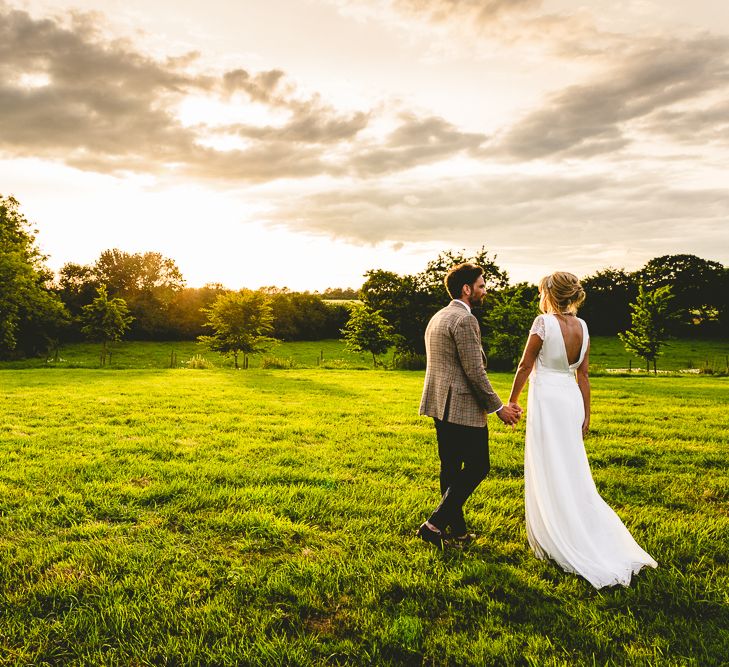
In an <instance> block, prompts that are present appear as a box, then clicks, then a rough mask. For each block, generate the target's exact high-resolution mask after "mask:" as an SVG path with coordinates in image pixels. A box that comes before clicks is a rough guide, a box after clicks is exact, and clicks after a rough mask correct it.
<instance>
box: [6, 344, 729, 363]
mask: <svg viewBox="0 0 729 667" xmlns="http://www.w3.org/2000/svg"><path fill="white" fill-rule="evenodd" d="M173 354H174V355H176V357H172V355H173ZM197 354H201V355H202V356H203V357H205V358H206V359H207V360H208V361H210V362H212V363H213V364H214V365H215V366H218V367H222V368H229V367H232V366H233V360H232V359H229V358H225V357H223V356H221V355H219V354H217V353H215V352H210V351H209V350H205V349H204V348H203V347H202V346H201V345H199V344H198V343H195V342H192V341H182V342H179V341H174V342H162V343H155V342H144V341H143V342H138V341H131V342H130V341H124V342H121V343H115V344H114V345H113V346H112V359H111V367H112V368H160V369H161V368H170V364H171V363H172V361H173V360H176V366H175V367H176V368H184V366H185V364H186V362H188V361H189V360H190V358H191V357H193V356H194V355H197ZM264 356H267V357H276V358H277V359H279V360H282V361H285V362H290V363H292V364H293V365H294V366H295V367H299V368H316V367H317V366H319V365H323V366H324V367H333V368H350V369H355V368H372V357H371V356H370V355H367V354H356V353H353V352H349V351H348V350H347V349H346V348H345V346H344V342H343V341H341V340H324V341H313V342H295V343H280V344H278V345H276V346H275V347H274V348H272V349H271V350H270V351H269V352H268V353H266V354H265V355H251V357H250V360H249V366H250V368H257V367H258V366H260V364H261V359H262V358H263V357H264ZM391 359H392V352H390V353H389V354H388V355H385V357H384V359H383V360H384V361H386V362H389V361H390V360H391ZM728 360H729V340H727V341H718V340H675V341H671V342H670V344H669V346H668V347H666V348H665V354H664V355H663V356H661V357H660V359H659V361H658V368H659V370H682V369H688V368H694V369H703V368H704V367H706V366H707V365H708V367H709V368H711V369H712V370H713V371H714V372H726V371H727V363H728ZM590 361H591V364H592V366H593V370H595V371H599V370H601V369H605V368H628V367H629V365H632V368H633V369H643V368H645V362H643V361H642V360H640V359H638V358H636V357H631V356H630V355H628V353H627V352H626V351H625V348H624V347H623V344H622V343H621V342H620V340H619V339H618V338H617V337H607V336H597V337H595V338H593V339H592V340H591V353H590ZM98 365H99V345H98V344H90V343H76V344H72V345H67V346H65V347H63V348H62V349H61V351H60V355H59V361H54V360H52V359H51V360H49V361H47V360H46V359H45V358H42V359H27V360H23V361H18V362H0V368H40V367H49V366H53V367H59V368H97V367H98Z"/></svg>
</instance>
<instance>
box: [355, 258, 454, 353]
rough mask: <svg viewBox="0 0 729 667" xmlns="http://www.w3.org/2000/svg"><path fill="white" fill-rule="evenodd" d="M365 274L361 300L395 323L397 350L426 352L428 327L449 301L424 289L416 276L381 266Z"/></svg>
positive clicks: (393, 324)
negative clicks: (386, 269) (395, 271)
mask: <svg viewBox="0 0 729 667" xmlns="http://www.w3.org/2000/svg"><path fill="white" fill-rule="evenodd" d="M365 276H366V280H365V283H364V285H363V286H362V292H361V295H362V301H363V302H364V304H365V305H367V306H368V307H369V309H370V310H373V311H375V310H376V311H379V312H380V313H381V315H382V316H383V317H384V318H385V320H387V322H388V323H389V324H390V325H391V326H392V328H393V330H394V334H395V336H394V340H395V345H396V347H397V350H398V352H401V353H410V354H425V341H424V340H423V335H424V333H425V327H426V326H427V325H428V320H429V319H430V318H431V317H432V316H433V315H434V314H435V313H436V312H437V311H438V310H439V309H440V308H442V307H443V306H444V305H445V303H447V302H446V301H445V300H444V299H443V298H440V297H438V296H437V295H435V294H434V293H432V292H429V291H427V290H426V289H422V288H421V287H420V286H419V284H418V279H417V278H416V277H415V276H410V275H405V276H400V275H398V274H397V273H393V272H392V271H383V270H381V269H374V270H371V271H367V273H366V274H365Z"/></svg>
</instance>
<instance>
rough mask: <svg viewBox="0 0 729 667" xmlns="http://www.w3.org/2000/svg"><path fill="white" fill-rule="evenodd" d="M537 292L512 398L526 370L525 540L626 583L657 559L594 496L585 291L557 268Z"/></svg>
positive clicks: (595, 576)
mask: <svg viewBox="0 0 729 667" xmlns="http://www.w3.org/2000/svg"><path fill="white" fill-rule="evenodd" d="M539 295H540V300H539V308H540V310H541V311H542V313H543V315H539V316H538V317H537V318H536V319H535V320H534V324H533V325H532V328H531V330H530V332H529V339H528V340H527V344H526V347H525V349H524V354H523V355H522V358H521V361H520V362H519V368H518V369H517V372H516V375H515V376H514V384H513V387H512V389H511V396H510V398H509V403H513V404H518V400H519V395H520V394H521V391H522V389H523V388H524V385H525V384H526V381H527V378H528V377H530V375H531V378H530V385H529V396H528V400H527V422H526V447H525V454H524V486H525V501H526V527H527V537H528V539H529V545H530V546H531V548H532V550H533V551H534V553H535V554H536V555H537V557H538V558H542V559H544V558H552V559H553V560H554V561H556V562H557V563H558V564H559V565H560V566H561V567H562V568H563V569H564V570H565V571H567V572H574V573H576V574H579V575H581V576H582V577H584V578H585V579H587V581H589V582H590V583H591V584H592V585H593V586H594V587H595V588H602V587H603V586H613V585H615V584H621V585H623V586H627V585H628V584H629V583H630V578H631V577H632V575H633V574H635V573H637V572H638V571H639V570H640V569H641V568H643V567H645V566H650V567H657V563H656V562H655V561H654V560H653V559H652V558H651V557H650V556H649V555H648V554H647V553H646V552H645V551H643V549H641V548H640V547H639V546H638V544H637V543H636V541H635V540H634V539H633V537H632V535H631V534H630V532H628V529H627V528H626V527H625V526H624V525H623V523H622V521H621V520H620V518H619V517H618V515H617V514H615V512H614V511H613V510H612V509H611V508H610V507H609V506H608V505H607V503H606V502H605V501H604V500H603V499H602V498H601V497H600V495H599V494H598V492H597V489H596V488H595V483H594V482H593V480H592V474H591V472H590V464H589V463H588V461H587V455H586V454H585V446H584V443H583V437H584V436H585V435H586V434H587V432H588V430H589V427H590V382H589V380H588V374H587V367H588V351H589V336H588V333H587V325H586V324H585V322H584V321H583V320H581V319H579V318H578V317H577V316H576V313H577V309H578V307H579V306H580V305H581V304H582V302H583V301H584V300H585V293H584V291H583V289H582V286H581V285H580V283H579V280H578V279H577V277H576V276H574V275H572V274H571V273H565V272H561V271H560V272H557V273H553V274H552V275H550V276H547V277H545V278H542V280H541V282H540V284H539ZM575 375H576V377H575ZM575 380H576V381H575Z"/></svg>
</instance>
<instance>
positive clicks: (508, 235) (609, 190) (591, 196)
mask: <svg viewBox="0 0 729 667" xmlns="http://www.w3.org/2000/svg"><path fill="white" fill-rule="evenodd" d="M727 210H729V192H728V191H727V190H726V189H720V188H708V187H707V188H695V189H689V188H679V187H667V186H666V184H665V183H663V182H662V180H661V178H660V177H656V178H654V179H647V178H645V177H644V176H642V175H639V176H635V177H632V178H630V179H626V178H618V177H615V176H612V175H607V174H597V175H589V176H588V175H584V176H572V175H569V174H565V175H562V176H554V175H551V176H544V175H543V176H534V175H525V174H519V173H512V174H502V175H495V176H491V177H481V178H475V179H450V180H447V181H441V182H440V183H438V184H437V185H434V184H432V183H409V184H400V185H396V186H395V185H393V184H391V183H389V182H388V183H387V184H380V185H364V184H360V185H352V186H351V187H349V188H339V189H337V190H332V191H324V192H320V193H318V194H316V195H311V196H305V197H300V198H295V199H292V200H290V201H289V203H288V205H287V206H286V207H283V208H281V209H279V210H278V211H276V212H275V213H274V214H273V215H272V216H271V219H270V221H269V222H272V223H275V224H278V225H283V226H285V227H287V228H289V229H291V230H293V231H298V232H309V233H314V234H324V235H330V236H334V237H337V238H341V239H345V240H348V241H350V242H353V243H357V244H361V243H368V244H373V245H374V244H379V243H384V242H387V243H403V242H404V243H421V244H428V243H431V244H432V243H440V244H443V243H445V244H451V245H453V246H459V247H460V246H464V245H470V246H473V247H477V246H479V245H481V244H486V245H487V246H488V247H490V248H492V249H497V248H498V249H509V253H510V261H511V262H513V263H517V264H518V263H519V262H520V261H522V262H526V261H527V259H528V261H529V262H532V263H533V262H534V261H535V260H537V259H538V260H539V261H540V262H542V263H543V264H544V265H547V266H549V265H552V266H556V265H557V264H560V263H562V265H563V266H570V265H573V266H576V267H580V266H584V267H586V268H585V271H587V270H588V268H587V267H590V266H594V264H595V257H596V256H597V254H599V253H602V252H603V251H604V249H605V248H612V249H615V248H618V249H619V251H618V254H617V255H616V256H615V257H612V256H611V257H609V258H607V259H606V260H605V262H607V263H613V264H614V263H621V261H622V260H621V258H625V259H626V260H627V258H629V257H631V256H633V253H634V251H635V252H636V253H637V255H636V256H637V257H639V258H640V260H636V261H643V260H644V259H645V258H647V257H652V256H655V255H656V254H661V253H662V252H675V250H676V248H679V247H680V248H683V249H684V251H686V252H689V251H694V252H701V253H702V254H703V255H704V256H714V255H715V254H716V251H717V245H716V240H717V239H718V238H721V237H722V234H723V231H722V230H723V229H724V227H725V225H726V211H727ZM688 228H690V229H691V230H692V231H691V239H690V241H687V239H686V230H687V229H688ZM500 252H501V250H500ZM539 255H541V257H540V256H539ZM552 255H553V256H554V257H553V262H552V259H551V256H552ZM520 257H521V260H520V259H519V258H520ZM557 260H560V261H559V262H558V261H557ZM568 260H569V261H568Z"/></svg>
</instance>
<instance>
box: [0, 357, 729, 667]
mask: <svg viewBox="0 0 729 667" xmlns="http://www.w3.org/2000/svg"><path fill="white" fill-rule="evenodd" d="M318 345H319V344H314V347H313V348H312V349H316V346H318ZM321 349H322V348H321V347H319V350H321ZM327 349H328V348H327ZM327 354H328V352H327V351H325V358H326V357H327ZM120 357H121V354H120V355H119V357H118V358H120ZM140 359H141V360H143V357H142V356H140ZM492 380H493V382H494V384H495V386H496V388H497V389H498V390H499V392H500V393H501V394H502V396H503V395H505V394H506V393H507V392H508V385H509V382H510V376H508V375H500V374H493V375H492ZM0 386H1V387H2V392H0V401H2V404H1V405H0V410H1V411H2V412H1V414H2V415H3V418H2V422H0V554H1V556H0V664H2V665H24V664H27V665H44V664H45V665H58V664H76V665H117V664H118V665H148V664H149V665H247V664H250V665H259V664H260V665H317V664H357V665H365V664H392V665H401V664H412V665H420V664H427V665H490V664H495V665H539V666H541V665H695V666H697V667H703V666H704V665H710V666H711V665H721V664H726V660H727V646H729V594H728V591H729V509H728V501H729V474H728V472H727V463H729V456H728V455H727V445H729V411H727V409H726V406H727V403H728V401H729V379H726V378H712V377H706V376H702V377H692V376H691V377H689V376H683V377H660V376H659V377H657V378H653V377H631V378H623V377H598V378H596V379H595V380H594V382H593V387H594V394H593V404H594V417H593V433H592V435H591V436H590V438H589V439H588V441H587V449H588V455H589V457H590V460H591V463H592V467H593V472H594V475H595V480H596V483H597V485H598V488H599V489H600V491H601V493H602V494H603V496H604V497H605V498H606V500H607V501H608V502H609V503H610V504H611V505H612V506H613V507H614V508H615V509H616V511H617V512H618V513H619V514H620V516H621V517H622V518H623V520H624V521H625V522H626V524H627V526H628V527H629V528H630V530H631V531H632V532H633V534H634V535H635V537H636V538H637V540H638V541H639V543H640V544H641V545H642V546H644V547H645V548H646V549H647V550H648V551H649V553H651V554H652V555H653V556H654V557H655V558H656V559H657V560H658V562H659V569H658V570H655V571H654V570H650V571H647V572H643V573H641V574H640V575H638V576H637V577H636V580H635V582H634V584H633V586H631V587H630V588H627V589H623V588H618V589H607V590H603V591H601V592H598V591H595V590H594V589H592V588H591V587H590V585H589V584H587V583H586V582H585V581H583V580H581V579H579V578H578V577H575V576H572V575H567V574H564V573H562V572H561V571H560V570H559V569H558V568H556V567H555V566H553V565H551V564H550V563H546V562H541V561H538V560H536V559H535V558H534V557H533V556H532V554H531V553H530V551H529V549H528V546H527V544H526V535H525V531H524V516H523V476H522V475H523V426H520V427H518V428H517V430H516V431H514V432H512V431H511V430H507V429H505V428H504V427H503V426H501V425H500V424H498V423H497V422H496V421H495V420H494V421H492V425H491V426H492V434H491V436H492V437H491V460H492V472H491V474H490V476H489V477H488V478H487V480H486V481H484V482H483V483H482V485H481V486H480V487H479V489H478V490H477V491H476V493H475V494H474V496H473V498H472V499H471V500H470V502H469V505H468V506H467V517H468V518H469V519H470V522H471V527H472V528H473V529H474V530H475V531H476V532H477V533H478V534H479V536H480V537H479V539H478V540H477V541H476V542H475V543H474V544H472V545H471V546H469V547H467V548H465V549H463V550H455V549H454V550H450V551H447V552H446V553H445V554H442V555H441V554H440V553H437V552H436V551H435V550H433V549H431V548H429V547H428V546H427V545H424V544H422V543H421V542H419V541H418V540H416V539H415V538H414V537H413V532H414V530H415V528H416V527H417V525H418V524H419V523H420V522H421V521H422V520H423V518H424V517H425V516H426V514H427V512H428V510H429V509H430V508H432V506H433V504H434V502H435V500H436V497H437V493H438V491H437V489H438V480H437V472H438V470H437V454H436V449H435V437H434V431H433V427H432V424H431V422H430V421H429V420H427V419H423V418H419V417H418V416H417V414H416V413H417V404H418V399H419V394H420V389H421V387H422V373H415V372H393V371H371V372H356V371H351V370H324V369H320V368H311V369H293V370H262V369H251V370H248V371H241V372H234V371H231V370H227V369H221V368H218V369H213V370H185V369H176V370H145V369H131V368H130V369H128V370H126V371H125V372H113V371H105V370H80V369H64V368H58V369H56V370H55V371H53V372H48V371H46V370H44V369H27V370H17V369H16V370H12V369H10V370H2V371H0Z"/></svg>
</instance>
